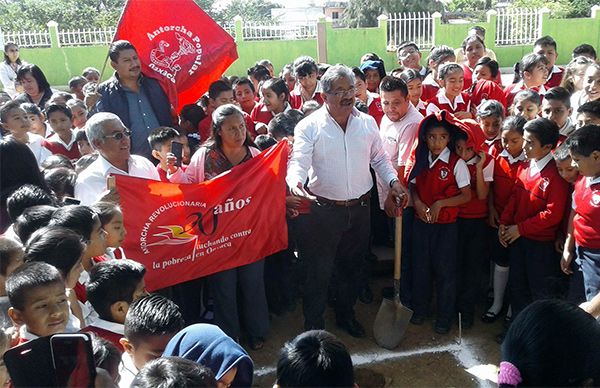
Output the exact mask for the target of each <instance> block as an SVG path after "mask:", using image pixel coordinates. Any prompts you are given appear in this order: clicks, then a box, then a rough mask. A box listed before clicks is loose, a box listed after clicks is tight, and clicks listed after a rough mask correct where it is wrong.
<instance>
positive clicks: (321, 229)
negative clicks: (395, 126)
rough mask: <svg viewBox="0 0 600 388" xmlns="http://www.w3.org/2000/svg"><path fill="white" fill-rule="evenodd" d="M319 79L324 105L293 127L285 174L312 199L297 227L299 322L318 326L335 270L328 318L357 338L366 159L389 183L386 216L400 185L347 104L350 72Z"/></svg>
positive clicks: (402, 199)
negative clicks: (301, 264)
mask: <svg viewBox="0 0 600 388" xmlns="http://www.w3.org/2000/svg"><path fill="white" fill-rule="evenodd" d="M321 83H322V86H323V91H324V95H323V98H324V101H325V104H324V106H323V107H322V108H320V109H319V110H317V111H316V112H314V113H313V114H311V115H310V116H308V117H307V118H306V119H304V120H302V121H301V122H300V123H299V124H298V125H297V127H296V129H295V136H294V139H295V140H294V151H293V154H292V157H291V159H290V162H289V165H288V175H287V178H286V180H287V183H288V185H289V187H290V189H291V191H292V193H293V194H294V195H297V196H304V197H308V198H310V199H311V200H312V201H313V203H312V206H311V213H310V215H309V217H310V218H309V219H308V222H307V223H306V228H307V230H306V231H304V233H305V235H307V236H310V238H308V239H307V243H306V247H305V252H304V253H305V260H306V271H307V274H306V284H305V290H304V328H305V330H312V329H323V328H324V326H325V323H324V319H323V313H324V312H325V306H326V303H327V290H328V287H329V282H330V279H331V275H332V273H333V271H335V278H336V287H335V300H336V302H335V314H336V323H337V325H338V326H339V327H341V328H343V329H344V330H346V331H347V332H348V333H349V334H350V335H352V336H353V337H363V336H364V335H365V331H364V328H363V327H362V325H361V324H360V323H359V322H358V321H357V320H356V318H355V315H354V304H355V302H356V298H357V293H358V288H357V287H356V284H357V280H358V277H359V273H360V270H361V268H362V265H361V262H362V259H363V257H364V255H365V254H366V252H367V249H368V241H369V233H370V232H369V229H370V223H369V215H370V214H369V213H370V208H369V204H370V201H369V192H370V190H371V187H372V185H373V180H372V178H371V174H370V172H369V165H371V166H373V169H374V170H375V172H376V173H377V174H378V175H379V176H380V177H381V178H382V179H383V180H384V181H385V182H387V184H388V185H389V187H390V193H389V196H390V197H392V198H391V200H389V201H387V202H386V204H387V206H386V212H387V213H388V214H389V215H394V214H395V213H396V211H397V210H398V207H404V206H405V205H406V203H407V202H408V191H407V189H406V187H404V186H403V185H402V184H401V183H400V181H399V180H398V176H397V173H396V171H395V169H394V168H393V167H392V164H391V162H390V160H389V157H388V156H387V153H386V152H385V150H384V149H383V145H382V142H381V138H380V137H379V131H378V129H377V124H376V123H375V120H374V119H373V118H372V117H370V116H368V115H365V114H363V113H360V112H358V110H356V109H355V108H354V96H355V93H356V89H355V88H354V74H353V73H352V71H351V70H350V69H349V68H348V67H346V66H341V65H336V66H332V67H331V68H329V69H328V70H327V72H326V73H325V74H324V75H323V77H322V78H321ZM307 179H308V184H307V185H306V188H305V186H304V183H305V182H306V180H307Z"/></svg>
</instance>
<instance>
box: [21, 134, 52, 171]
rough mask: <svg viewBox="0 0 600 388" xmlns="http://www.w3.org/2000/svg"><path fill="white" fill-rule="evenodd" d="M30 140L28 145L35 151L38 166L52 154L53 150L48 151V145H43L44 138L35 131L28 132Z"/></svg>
mask: <svg viewBox="0 0 600 388" xmlns="http://www.w3.org/2000/svg"><path fill="white" fill-rule="evenodd" d="M27 137H28V141H27V147H29V149H30V150H31V152H33V155H34V156H35V160H37V162H38V166H39V165H41V164H42V162H43V161H44V160H46V158H47V157H49V156H52V152H50V151H48V149H46V147H44V146H43V145H42V143H43V142H44V138H43V137H41V136H40V135H38V134H35V133H31V132H29V133H27Z"/></svg>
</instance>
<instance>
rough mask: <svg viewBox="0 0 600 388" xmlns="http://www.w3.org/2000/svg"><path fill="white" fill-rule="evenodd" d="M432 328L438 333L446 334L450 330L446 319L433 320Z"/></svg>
mask: <svg viewBox="0 0 600 388" xmlns="http://www.w3.org/2000/svg"><path fill="white" fill-rule="evenodd" d="M433 330H434V331H435V332H436V333H438V334H448V333H449V332H450V321H449V320H447V319H438V320H437V321H435V326H434V328H433Z"/></svg>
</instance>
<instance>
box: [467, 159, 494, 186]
mask: <svg viewBox="0 0 600 388" xmlns="http://www.w3.org/2000/svg"><path fill="white" fill-rule="evenodd" d="M480 160H481V158H480V157H479V155H477V154H475V156H473V157H472V158H471V159H469V160H467V161H466V162H465V163H466V164H467V166H470V165H473V164H477V162H479V161H480ZM494 162H495V161H494V159H493V158H492V159H491V160H490V161H489V162H488V164H487V165H485V166H484V167H483V181H484V182H493V181H494Z"/></svg>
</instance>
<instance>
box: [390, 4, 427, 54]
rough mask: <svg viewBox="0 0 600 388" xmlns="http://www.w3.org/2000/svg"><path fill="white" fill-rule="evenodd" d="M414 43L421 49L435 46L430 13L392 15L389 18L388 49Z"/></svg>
mask: <svg viewBox="0 0 600 388" xmlns="http://www.w3.org/2000/svg"><path fill="white" fill-rule="evenodd" d="M405 41H412V42H415V43H416V44H417V46H419V47H420V48H421V49H428V48H430V47H431V46H433V18H432V17H431V13H430V12H404V13H392V14H390V15H389V17H388V49H389V50H395V49H396V47H398V45H399V44H400V43H402V42H405Z"/></svg>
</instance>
